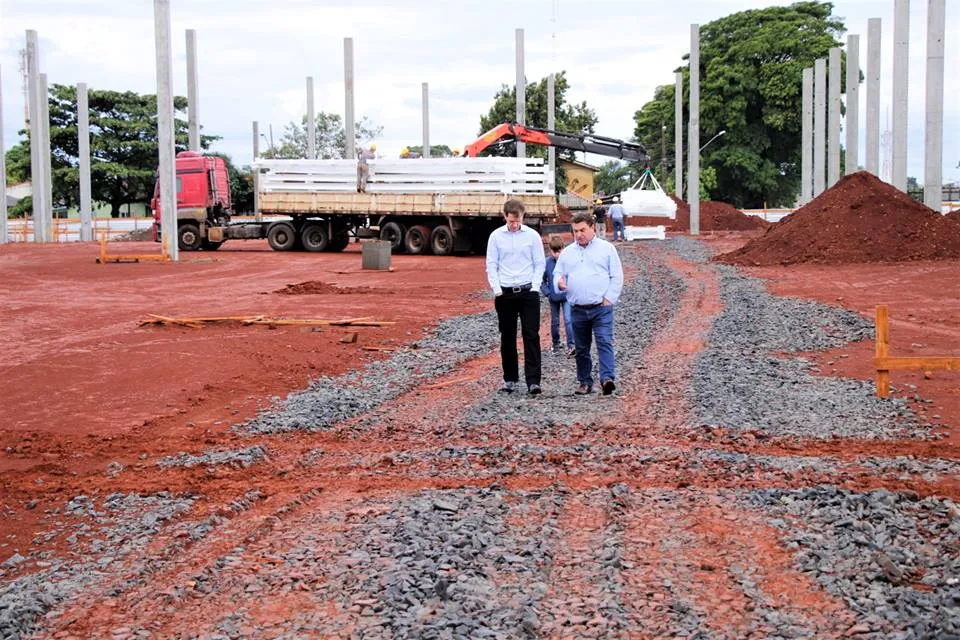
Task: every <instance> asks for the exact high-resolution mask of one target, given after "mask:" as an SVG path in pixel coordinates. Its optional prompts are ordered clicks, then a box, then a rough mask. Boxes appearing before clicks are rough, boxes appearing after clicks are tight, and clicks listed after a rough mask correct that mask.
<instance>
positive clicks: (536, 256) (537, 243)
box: [530, 229, 547, 287]
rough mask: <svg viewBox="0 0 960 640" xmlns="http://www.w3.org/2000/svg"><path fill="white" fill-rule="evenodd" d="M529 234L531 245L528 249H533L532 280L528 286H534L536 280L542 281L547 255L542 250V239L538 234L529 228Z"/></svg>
mask: <svg viewBox="0 0 960 640" xmlns="http://www.w3.org/2000/svg"><path fill="white" fill-rule="evenodd" d="M530 235H531V236H532V242H531V244H532V245H533V246H532V247H531V249H530V250H531V251H533V282H531V283H530V286H532V287H535V286H537V283H538V282H543V272H544V270H545V269H546V268H547V256H546V254H544V252H543V240H541V239H540V234H539V233H537V232H536V231H534V230H533V229H531V230H530Z"/></svg>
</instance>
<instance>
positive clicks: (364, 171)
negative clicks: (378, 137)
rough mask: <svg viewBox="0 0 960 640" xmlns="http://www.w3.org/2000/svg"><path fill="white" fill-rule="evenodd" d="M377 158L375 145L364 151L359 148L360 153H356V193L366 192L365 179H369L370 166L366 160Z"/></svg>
mask: <svg viewBox="0 0 960 640" xmlns="http://www.w3.org/2000/svg"><path fill="white" fill-rule="evenodd" d="M376 157H377V145H375V144H371V145H370V146H369V147H367V148H366V149H364V148H363V147H361V148H360V151H358V152H357V192H358V193H366V191H367V178H369V177H370V165H368V164H367V161H368V160H374V159H376Z"/></svg>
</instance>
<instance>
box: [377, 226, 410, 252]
mask: <svg viewBox="0 0 960 640" xmlns="http://www.w3.org/2000/svg"><path fill="white" fill-rule="evenodd" d="M406 233H407V230H406V229H405V228H404V226H403V225H402V224H400V223H399V222H388V223H387V224H385V225H383V226H382V227H380V239H381V240H383V241H385V242H389V243H390V251H391V253H401V252H403V249H404V247H403V239H404V236H405V235H406Z"/></svg>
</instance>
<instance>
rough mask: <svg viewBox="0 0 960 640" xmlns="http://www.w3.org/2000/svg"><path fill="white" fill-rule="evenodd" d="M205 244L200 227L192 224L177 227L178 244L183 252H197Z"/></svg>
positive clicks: (187, 223)
mask: <svg viewBox="0 0 960 640" xmlns="http://www.w3.org/2000/svg"><path fill="white" fill-rule="evenodd" d="M202 243H203V238H202V237H201V236H200V227H198V226H197V225H195V224H194V223H192V222H181V223H180V225H179V226H178V227H177V244H178V245H179V246H180V249H181V250H182V251H196V250H197V249H199V248H200V245H201V244H202Z"/></svg>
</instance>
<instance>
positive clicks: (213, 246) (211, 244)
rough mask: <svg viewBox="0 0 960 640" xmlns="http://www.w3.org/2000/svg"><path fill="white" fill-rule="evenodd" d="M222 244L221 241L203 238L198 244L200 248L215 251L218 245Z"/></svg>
mask: <svg viewBox="0 0 960 640" xmlns="http://www.w3.org/2000/svg"><path fill="white" fill-rule="evenodd" d="M222 244H223V242H222V241H221V242H210V241H209V240H204V241H203V242H202V243H201V244H200V248H201V249H203V250H204V251H216V250H217V249H219V248H220V245H222Z"/></svg>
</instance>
